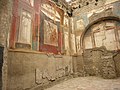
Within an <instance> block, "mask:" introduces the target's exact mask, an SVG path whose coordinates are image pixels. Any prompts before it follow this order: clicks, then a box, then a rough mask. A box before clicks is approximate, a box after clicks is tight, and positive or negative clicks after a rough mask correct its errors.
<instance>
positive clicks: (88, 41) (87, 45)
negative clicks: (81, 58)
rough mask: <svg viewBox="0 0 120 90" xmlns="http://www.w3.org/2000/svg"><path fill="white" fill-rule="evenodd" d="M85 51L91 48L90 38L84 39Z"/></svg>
mask: <svg viewBox="0 0 120 90" xmlns="http://www.w3.org/2000/svg"><path fill="white" fill-rule="evenodd" d="M84 44H85V49H90V48H93V47H92V38H91V36H87V37H85V38H84Z"/></svg>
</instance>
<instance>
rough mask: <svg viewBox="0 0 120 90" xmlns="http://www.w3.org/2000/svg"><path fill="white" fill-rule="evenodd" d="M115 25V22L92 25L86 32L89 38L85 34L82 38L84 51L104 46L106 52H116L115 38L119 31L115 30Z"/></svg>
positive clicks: (116, 40)
mask: <svg viewBox="0 0 120 90" xmlns="http://www.w3.org/2000/svg"><path fill="white" fill-rule="evenodd" d="M116 23H117V21H113V20H108V21H102V22H100V23H98V24H95V25H93V26H92V27H91V28H90V29H89V32H87V33H89V36H88V35H87V34H86V35H85V37H84V46H85V49H90V48H93V47H101V46H105V47H106V49H107V50H117V49H118V46H119V44H118V43H119V39H117V38H116V37H118V34H117V33H119V30H117V29H116V26H117V25H116ZM88 37H89V39H88ZM90 37H91V39H90Z"/></svg>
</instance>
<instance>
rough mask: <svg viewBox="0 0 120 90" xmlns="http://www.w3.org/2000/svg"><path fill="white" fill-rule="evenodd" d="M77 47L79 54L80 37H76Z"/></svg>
mask: <svg viewBox="0 0 120 90" xmlns="http://www.w3.org/2000/svg"><path fill="white" fill-rule="evenodd" d="M76 47H77V52H78V53H79V52H80V49H81V48H80V36H77V37H76Z"/></svg>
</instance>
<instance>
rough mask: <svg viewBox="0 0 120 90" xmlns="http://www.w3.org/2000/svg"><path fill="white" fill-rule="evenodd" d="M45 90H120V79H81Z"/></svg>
mask: <svg viewBox="0 0 120 90" xmlns="http://www.w3.org/2000/svg"><path fill="white" fill-rule="evenodd" d="M35 90H36V89H35ZM37 90H39V89H37ZM45 90H120V78H118V79H115V80H113V79H111V80H105V79H102V78H99V77H79V78H73V79H70V80H67V81H64V82H62V83H60V84H57V85H55V86H53V87H51V88H48V89H45Z"/></svg>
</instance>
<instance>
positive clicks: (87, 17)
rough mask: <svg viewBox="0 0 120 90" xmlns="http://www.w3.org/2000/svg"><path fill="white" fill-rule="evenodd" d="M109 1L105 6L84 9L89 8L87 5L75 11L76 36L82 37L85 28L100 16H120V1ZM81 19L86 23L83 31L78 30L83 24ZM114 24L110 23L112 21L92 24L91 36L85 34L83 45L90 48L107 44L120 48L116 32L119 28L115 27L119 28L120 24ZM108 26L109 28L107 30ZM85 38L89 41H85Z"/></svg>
mask: <svg viewBox="0 0 120 90" xmlns="http://www.w3.org/2000/svg"><path fill="white" fill-rule="evenodd" d="M109 2H110V3H109V4H105V3H104V4H103V5H104V6H102V7H97V8H93V9H91V10H86V11H85V10H84V9H87V6H86V7H83V8H81V9H78V10H76V11H74V12H73V16H74V17H73V22H74V31H75V32H76V33H77V35H76V37H77V36H80V38H81V35H82V34H81V33H83V32H84V30H85V28H86V27H87V26H88V25H90V24H91V23H93V22H95V21H97V20H98V19H100V18H103V17H109V16H111V17H120V1H117V2H113V1H109ZM111 2H113V3H111ZM88 8H89V6H88ZM81 12H82V13H81ZM80 20H82V24H83V25H84V27H85V28H84V29H83V30H82V31H81V33H78V30H80V29H81V26H82V25H81V24H80ZM77 23H78V24H77ZM96 25H97V24H96ZM113 25H114V23H110V22H107V23H103V22H102V23H101V24H99V25H97V26H92V30H93V32H91V35H90V36H85V38H84V46H83V47H84V48H86V49H88V48H93V47H100V46H107V49H110V50H117V49H118V48H117V47H118V36H117V34H116V31H117V30H116V29H115V28H118V27H119V25H118V26H116V25H114V26H113ZM93 27H94V28H93ZM105 27H106V28H105ZM107 28H108V30H106V29H107ZM110 28H111V29H110ZM98 29H99V30H98ZM95 30H96V31H95ZM105 30H106V31H105ZM87 32H88V31H87ZM117 33H118V32H117ZM90 37H91V38H90ZM93 38H94V39H95V41H94V40H93ZM108 38H111V41H109V39H108ZM85 39H86V40H87V41H85ZM116 40H117V42H116ZM103 41H104V43H103ZM108 41H109V42H108ZM91 42H92V43H91ZM110 42H112V43H110ZM88 44H89V45H88ZM81 49H82V48H81Z"/></svg>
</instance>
